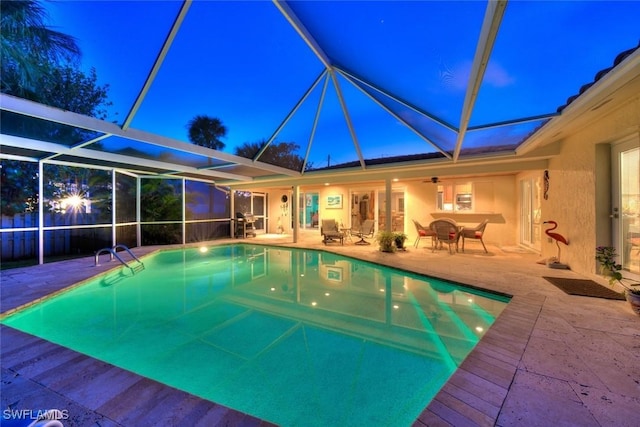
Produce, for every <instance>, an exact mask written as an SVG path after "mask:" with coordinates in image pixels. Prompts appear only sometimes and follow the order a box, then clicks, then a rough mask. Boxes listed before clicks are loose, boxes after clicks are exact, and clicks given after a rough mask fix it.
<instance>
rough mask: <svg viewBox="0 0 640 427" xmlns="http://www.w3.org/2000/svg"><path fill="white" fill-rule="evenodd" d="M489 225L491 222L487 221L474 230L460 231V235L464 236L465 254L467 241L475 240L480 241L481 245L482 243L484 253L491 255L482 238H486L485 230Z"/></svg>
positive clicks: (466, 228)
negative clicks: (465, 242)
mask: <svg viewBox="0 0 640 427" xmlns="http://www.w3.org/2000/svg"><path fill="white" fill-rule="evenodd" d="M488 223H489V220H488V219H485V220H484V221H482V222H481V223H480V224H478V225H476V226H475V227H473V228H469V227H463V228H462V230H461V231H460V235H461V236H462V252H464V241H465V240H466V239H475V240H480V243H482V247H483V248H484V252H485V253H489V251H488V250H487V247H486V246H485V245H484V241H483V240H482V238H483V237H484V229H485V228H486V227H487V224H488Z"/></svg>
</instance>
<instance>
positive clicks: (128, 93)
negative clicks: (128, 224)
mask: <svg viewBox="0 0 640 427" xmlns="http://www.w3.org/2000/svg"><path fill="white" fill-rule="evenodd" d="M44 6H45V7H46V9H47V11H48V14H49V17H50V20H51V22H50V25H51V27H54V28H55V29H56V30H57V31H60V32H62V33H66V34H69V35H72V36H73V37H74V38H75V39H76V41H77V43H78V45H79V47H80V48H81V51H82V61H81V63H80V65H79V66H80V67H81V69H82V70H84V71H85V72H87V73H88V72H89V70H91V69H95V70H96V74H97V77H98V82H99V83H100V84H103V85H109V101H110V102H111V105H109V106H108V107H107V109H106V117H105V118H104V119H98V118H95V117H89V116H86V115H82V114H78V113H76V112H73V111H66V110H62V109H59V108H55V107H52V106H48V105H43V104H40V103H37V102H33V101H28V100H26V99H22V98H20V97H16V96H13V95H10V94H6V93H3V94H2V95H0V96H1V98H0V104H1V108H2V117H1V119H2V126H1V129H2V146H1V151H0V155H1V156H2V157H3V158H15V159H25V160H49V161H56V162H63V163H80V164H87V165H95V166H99V167H116V168H121V169H123V170H128V171H132V172H135V173H140V174H170V175H176V176H184V177H190V178H193V179H200V180H207V181H216V182H217V183H219V184H222V185H251V184H256V183H259V182H268V181H270V180H282V179H283V178H284V179H286V180H291V179H292V178H296V179H299V178H305V179H307V178H308V179H313V177H324V176H326V175H327V174H336V173H339V174H343V175H344V176H345V177H346V176H348V175H349V174H352V175H353V174H354V173H357V174H359V175H362V174H363V173H365V174H366V173H376V171H377V172H379V170H380V169H381V168H385V170H391V169H394V168H395V169H396V170H397V169H398V168H403V169H405V170H407V171H409V172H407V173H408V174H412V173H413V174H417V173H424V170H425V168H427V169H429V168H431V169H432V171H433V172H435V173H438V171H441V170H444V168H452V170H454V169H460V170H462V169H465V170H467V171H469V170H474V169H473V168H474V167H475V168H476V169H477V170H478V172H480V171H481V169H482V168H479V167H478V166H473V165H479V164H484V165H485V168H484V169H485V170H489V169H491V170H504V168H505V167H504V166H498V165H499V164H503V163H504V162H510V163H512V164H517V163H518V162H521V165H520V166H519V167H523V166H522V165H524V163H525V162H535V161H537V160H539V159H541V158H545V157H548V156H550V155H552V154H553V153H554V149H553V147H546V148H545V147H543V145H546V144H549V143H553V142H555V141H558V140H559V139H560V138H562V131H563V130H565V129H567V128H570V127H571V126H576V123H579V122H580V121H581V120H585V119H592V118H593V115H594V114H604V113H606V112H607V111H610V110H611V109H613V108H616V107H617V106H619V105H621V104H622V103H624V102H625V101H626V100H628V99H629V97H631V96H635V95H634V93H635V94H637V93H638V92H634V90H636V89H637V88H638V76H639V75H640V72H639V69H640V53H639V51H638V49H637V47H638V42H639V39H640V34H639V32H638V25H637V22H639V21H640V2H612V1H571V2H539V1H532V2H527V1H518V2H507V1H489V2H450V1H442V2H440V1H407V2H403V1H356V2H351V1H290V2H285V1H277V0H274V1H249V2H244V1H242V2H227V1H184V2H182V1H158V2H149V1H145V2H142V1H102V2H94V1H79V2H50V3H49V2H47V3H46V4H44ZM613 66H615V67H613ZM612 68H613V69H612ZM581 88H582V89H581ZM576 95H580V96H579V97H578V98H577V99H575V98H576ZM598 106H599V107H598ZM596 107H598V108H596ZM596 110H597V112H596ZM197 115H207V116H211V117H216V118H219V119H220V120H221V121H222V123H224V125H225V127H226V128H227V129H228V132H227V134H226V136H225V137H224V138H223V142H224V148H220V149H217V150H214V149H211V148H205V147H202V146H198V145H194V144H193V143H191V142H190V141H189V138H188V132H187V124H188V123H189V121H190V120H191V119H192V118H193V117H195V116H197ZM589 115H591V116H589ZM43 122H47V123H49V126H51V123H54V125H53V126H54V127H55V128H56V131H55V132H47V133H42V132H37V131H34V129H42V127H43V126H42V123H43ZM60 135H66V137H60ZM69 135H74V136H75V138H69V137H68V136H69ZM285 143H287V144H288V145H287V147H288V150H289V151H288V152H287V153H286V154H287V155H281V154H282V153H280V152H279V151H278V147H283V146H284V144H285ZM247 144H254V146H256V147H259V149H258V150H257V151H256V152H255V153H253V154H252V157H251V158H247V157H243V156H241V155H239V154H240V152H239V151H237V150H238V149H239V148H242V147H243V146H246V145H247ZM461 165H462V166H461ZM470 165H471V166H470ZM532 165H533V166H535V164H532ZM470 167H471V169H470ZM418 169H419V171H418ZM318 179H320V178H318Z"/></svg>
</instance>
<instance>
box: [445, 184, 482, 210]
mask: <svg viewBox="0 0 640 427" xmlns="http://www.w3.org/2000/svg"><path fill="white" fill-rule="evenodd" d="M436 208H437V210H438V211H440V212H473V185H472V184H471V183H469V182H466V183H453V184H438V190H437V193H436Z"/></svg>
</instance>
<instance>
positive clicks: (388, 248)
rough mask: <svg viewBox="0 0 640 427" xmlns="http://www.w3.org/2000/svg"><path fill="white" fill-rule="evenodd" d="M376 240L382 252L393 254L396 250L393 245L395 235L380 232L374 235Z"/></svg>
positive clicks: (389, 232)
mask: <svg viewBox="0 0 640 427" xmlns="http://www.w3.org/2000/svg"><path fill="white" fill-rule="evenodd" d="M376 240H377V241H378V244H379V245H380V250H381V251H382V252H395V250H396V248H395V246H394V245H393V243H394V242H395V233H393V232H391V231H380V232H378V234H376Z"/></svg>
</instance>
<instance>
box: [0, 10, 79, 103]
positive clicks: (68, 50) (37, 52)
mask: <svg viewBox="0 0 640 427" xmlns="http://www.w3.org/2000/svg"><path fill="white" fill-rule="evenodd" d="M46 18H47V11H46V10H45V8H44V7H43V6H42V5H41V4H40V2H38V1H34V0H25V1H3V2H2V19H1V21H0V33H1V34H2V37H1V38H0V40H1V42H0V57H1V58H2V73H1V74H2V77H1V82H2V91H3V92H5V93H11V94H15V95H18V96H22V95H24V94H25V93H29V92H32V91H33V88H34V85H35V83H36V81H37V80H38V79H39V78H40V77H41V76H42V75H44V74H46V73H47V70H48V69H49V67H50V66H51V65H52V64H58V63H61V62H72V61H73V60H76V59H78V58H79V57H80V54H81V53H80V48H79V47H78V45H77V43H76V40H75V39H74V38H73V37H72V36H70V35H68V34H63V33H60V32H58V31H54V30H52V29H51V28H50V27H48V26H47V24H46V23H45V20H46Z"/></svg>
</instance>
